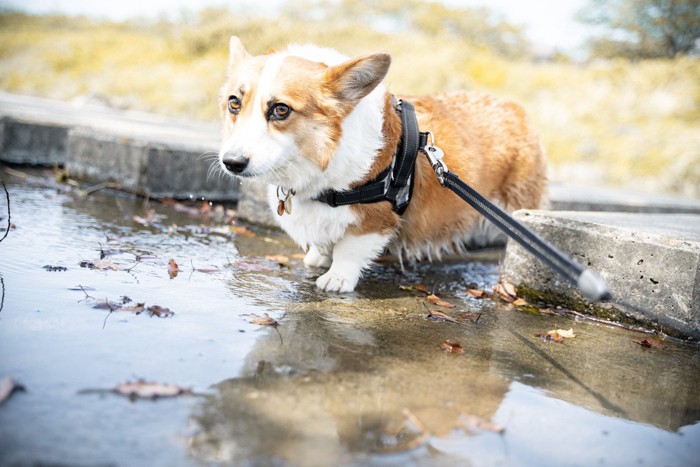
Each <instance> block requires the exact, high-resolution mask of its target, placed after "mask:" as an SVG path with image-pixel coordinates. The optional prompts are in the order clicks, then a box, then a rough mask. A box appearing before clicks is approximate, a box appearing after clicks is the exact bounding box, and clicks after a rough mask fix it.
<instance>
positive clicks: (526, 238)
mask: <svg viewBox="0 0 700 467" xmlns="http://www.w3.org/2000/svg"><path fill="white" fill-rule="evenodd" d="M428 135H429V137H430V138H429V142H428V144H426V145H425V146H424V147H423V148H421V151H422V152H423V153H424V154H425V155H426V156H427V158H428V161H429V162H430V165H431V167H432V168H433V170H434V171H435V174H436V175H437V178H438V181H439V182H440V185H442V186H443V187H446V188H449V189H450V190H452V191H453V192H454V193H455V194H457V196H459V197H460V198H462V199H463V200H464V201H466V202H467V203H469V204H470V205H471V206H472V207H473V208H474V209H475V210H476V211H477V212H479V214H481V215H482V216H484V217H485V218H486V219H488V220H489V221H490V222H492V223H493V224H494V225H495V226H496V227H498V228H499V229H500V230H501V231H502V232H503V233H505V234H506V235H508V236H509V237H510V238H512V239H513V240H515V241H516V242H518V243H519V244H520V245H521V246H522V247H523V248H525V249H526V250H527V251H529V252H530V253H532V254H533V255H534V256H535V257H537V258H538V259H540V260H541V261H542V262H543V263H545V264H546V265H547V266H549V267H550V268H551V269H553V270H554V271H556V272H558V273H559V274H561V275H562V276H563V277H565V278H566V279H568V280H569V281H570V282H571V283H573V284H576V286H578V288H579V289H580V290H581V293H582V294H583V296H584V297H586V298H587V299H588V300H590V301H592V302H597V301H600V300H608V299H610V291H609V290H608V286H607V284H606V283H605V281H604V280H603V278H602V277H600V276H599V275H597V274H596V273H595V272H593V271H591V270H590V269H586V268H584V267H583V266H581V265H580V264H579V263H577V262H576V261H574V260H573V259H571V258H569V257H568V256H567V255H565V254H564V253H562V252H561V251H559V250H557V249H556V248H554V246H552V245H551V244H549V243H547V242H546V241H545V240H543V239H542V238H541V237H539V236H538V235H537V234H535V233H534V232H533V231H532V230H530V229H528V228H527V227H525V225H523V224H522V223H520V222H518V221H517V220H516V219H514V218H513V217H512V216H510V215H509V214H508V213H507V212H505V211H504V210H502V209H501V208H499V207H498V206H496V205H495V204H493V203H492V202H491V201H489V200H488V199H486V198H484V197H483V196H482V195H480V194H479V193H478V192H477V191H476V190H474V189H473V188H472V187H470V186H469V185H467V184H466V183H464V182H463V181H462V180H461V179H460V178H459V177H458V176H457V175H455V174H454V173H452V172H450V171H449V170H448V169H447V166H446V165H445V163H444V162H443V161H442V156H443V153H442V150H441V149H440V148H438V147H436V146H435V145H434V144H433V141H432V134H430V133H428Z"/></svg>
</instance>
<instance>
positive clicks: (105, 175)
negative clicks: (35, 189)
mask: <svg viewBox="0 0 700 467" xmlns="http://www.w3.org/2000/svg"><path fill="white" fill-rule="evenodd" d="M148 149H149V147H148V143H147V142H145V141H137V140H134V139H131V138H126V137H120V136H115V135H110V134H105V133H101V132H97V131H95V130H92V129H89V128H73V129H71V130H70V132H69V134H68V154H69V157H68V160H67V161H66V169H67V170H68V173H69V174H70V175H71V177H76V178H79V179H86V180H91V181H94V182H116V183H119V184H120V185H121V186H122V187H124V188H125V189H129V190H141V189H142V188H143V181H144V179H145V160H146V155H147V153H148Z"/></svg>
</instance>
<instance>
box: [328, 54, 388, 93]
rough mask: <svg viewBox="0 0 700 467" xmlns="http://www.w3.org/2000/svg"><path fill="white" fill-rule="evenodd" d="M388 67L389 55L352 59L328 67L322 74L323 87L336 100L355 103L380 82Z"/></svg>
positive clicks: (373, 55)
mask: <svg viewBox="0 0 700 467" xmlns="http://www.w3.org/2000/svg"><path fill="white" fill-rule="evenodd" d="M389 65H391V56H390V55H389V54H383V53H378V54H372V55H365V56H362V57H357V58H353V59H351V60H348V61H346V62H344V63H341V64H340V65H336V66H332V67H329V68H328V69H327V70H326V71H325V74H324V87H325V88H326V89H327V90H328V91H329V92H330V93H331V94H332V95H333V96H334V97H336V98H339V99H342V100H346V101H352V102H357V101H359V100H360V99H362V98H363V97H365V96H366V95H367V94H369V93H370V92H372V91H373V90H374V88H376V87H377V86H378V85H379V83H381V82H382V80H383V79H384V77H385V76H386V73H387V71H389Z"/></svg>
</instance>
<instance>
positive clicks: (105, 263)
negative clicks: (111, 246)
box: [80, 259, 121, 271]
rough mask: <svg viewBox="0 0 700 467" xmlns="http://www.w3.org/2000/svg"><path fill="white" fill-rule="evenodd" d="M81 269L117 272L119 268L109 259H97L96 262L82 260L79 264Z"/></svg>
mask: <svg viewBox="0 0 700 467" xmlns="http://www.w3.org/2000/svg"><path fill="white" fill-rule="evenodd" d="M80 267H81V268H88V269H99V270H107V269H109V270H111V271H119V270H120V269H121V268H120V267H119V266H118V265H116V264H114V263H113V262H112V260H110V259H98V260H97V261H89V260H83V261H81V262H80Z"/></svg>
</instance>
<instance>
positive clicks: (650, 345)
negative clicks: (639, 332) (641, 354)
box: [632, 338, 664, 349]
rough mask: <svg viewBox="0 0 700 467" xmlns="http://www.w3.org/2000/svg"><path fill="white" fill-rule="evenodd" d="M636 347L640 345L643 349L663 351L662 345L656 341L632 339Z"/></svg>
mask: <svg viewBox="0 0 700 467" xmlns="http://www.w3.org/2000/svg"><path fill="white" fill-rule="evenodd" d="M632 342H634V343H635V344H637V345H641V346H642V347H643V348H645V349H663V348H664V345H663V344H662V343H661V341H660V340H658V339H649V338H646V339H632Z"/></svg>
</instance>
